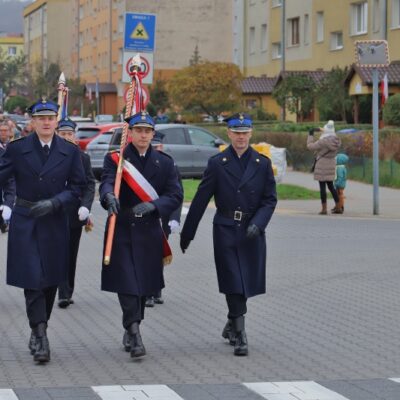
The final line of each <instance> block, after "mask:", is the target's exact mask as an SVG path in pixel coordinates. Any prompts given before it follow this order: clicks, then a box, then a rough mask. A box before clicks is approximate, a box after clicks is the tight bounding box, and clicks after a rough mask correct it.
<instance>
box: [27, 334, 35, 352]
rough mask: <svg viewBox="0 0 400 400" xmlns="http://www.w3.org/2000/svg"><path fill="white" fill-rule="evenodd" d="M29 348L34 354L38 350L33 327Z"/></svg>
mask: <svg viewBox="0 0 400 400" xmlns="http://www.w3.org/2000/svg"><path fill="white" fill-rule="evenodd" d="M28 348H29V350H30V352H31V355H32V356H33V355H34V354H35V351H36V335H35V334H34V332H33V329H32V332H31V337H30V338H29V343H28Z"/></svg>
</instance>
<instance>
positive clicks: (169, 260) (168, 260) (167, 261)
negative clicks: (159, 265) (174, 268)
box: [163, 254, 172, 265]
mask: <svg viewBox="0 0 400 400" xmlns="http://www.w3.org/2000/svg"><path fill="white" fill-rule="evenodd" d="M171 263H172V254H171V255H170V256H166V257H164V258H163V264H164V265H169V264H171Z"/></svg>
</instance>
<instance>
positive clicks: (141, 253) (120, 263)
mask: <svg viewBox="0 0 400 400" xmlns="http://www.w3.org/2000/svg"><path fill="white" fill-rule="evenodd" d="M126 122H127V123H129V136H130V138H131V140H132V142H131V143H129V144H128V145H127V146H126V147H125V149H124V152H123V156H124V160H125V161H124V162H125V166H127V165H129V164H130V165H132V166H133V167H134V168H136V172H134V173H133V175H132V177H131V178H132V179H134V180H135V181H136V182H137V183H138V185H139V186H140V188H142V189H144V190H145V191H146V192H148V193H152V200H151V201H143V200H142V199H141V197H140V194H139V193H138V192H137V191H135V190H134V189H133V188H132V185H131V181H128V180H126V179H125V176H124V179H123V180H122V182H121V191H120V195H119V199H117V198H116V197H115V195H114V183H115V177H116V172H117V164H116V161H115V157H118V158H119V153H117V152H111V153H108V154H107V155H106V157H105V159H104V168H103V175H102V179H101V185H100V201H101V204H102V205H103V207H104V208H105V209H107V210H108V213H109V215H111V214H117V220H116V227H115V236H114V241H113V248H112V254H111V262H110V264H109V265H103V269H102V277H101V288H102V290H106V291H109V292H114V293H118V299H119V302H120V305H121V309H122V324H123V327H124V328H125V334H124V338H123V345H124V347H125V350H126V351H130V353H131V357H141V356H144V355H145V354H146V350H145V347H144V345H143V341H142V338H141V335H140V331H139V324H140V322H141V321H142V320H143V319H144V308H145V302H146V296H150V295H153V294H154V293H157V292H159V291H160V290H161V289H162V288H163V287H164V279H163V256H164V255H165V254H164V253H163V249H164V246H163V244H165V242H164V233H163V231H162V228H161V222H160V218H162V217H164V216H169V215H170V214H171V213H172V212H173V211H174V210H176V209H177V208H178V207H179V205H180V204H181V202H182V199H183V193H182V188H181V186H180V185H179V181H178V176H177V173H176V169H175V165H174V161H173V160H172V158H171V157H170V156H168V155H167V154H165V153H163V152H161V151H157V150H154V149H152V147H151V144H150V143H151V139H152V138H153V135H154V121H153V119H152V118H151V117H150V116H149V115H148V114H147V113H145V112H140V113H137V114H135V115H133V116H131V117H129V118H127V119H126ZM113 157H114V158H113ZM107 230H108V225H107V226H106V237H107Z"/></svg>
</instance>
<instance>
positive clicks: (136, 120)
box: [125, 111, 155, 129]
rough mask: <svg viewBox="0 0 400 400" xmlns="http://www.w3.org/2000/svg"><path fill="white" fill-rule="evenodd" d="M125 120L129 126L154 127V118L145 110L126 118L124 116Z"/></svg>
mask: <svg viewBox="0 0 400 400" xmlns="http://www.w3.org/2000/svg"><path fill="white" fill-rule="evenodd" d="M125 122H127V123H128V124H129V128H133V127H135V126H143V127H145V128H152V129H154V125H155V123H154V119H153V118H151V116H150V114H149V113H147V112H146V111H141V112H138V113H137V114H134V115H131V116H130V117H128V118H125Z"/></svg>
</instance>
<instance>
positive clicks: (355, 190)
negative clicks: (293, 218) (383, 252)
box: [277, 170, 400, 219]
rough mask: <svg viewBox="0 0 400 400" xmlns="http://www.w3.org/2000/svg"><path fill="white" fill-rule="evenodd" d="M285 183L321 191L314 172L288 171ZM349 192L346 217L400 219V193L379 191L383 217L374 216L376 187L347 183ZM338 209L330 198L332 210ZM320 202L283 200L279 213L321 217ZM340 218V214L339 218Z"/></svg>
mask: <svg viewBox="0 0 400 400" xmlns="http://www.w3.org/2000/svg"><path fill="white" fill-rule="evenodd" d="M282 183H285V184H291V185H297V186H302V187H305V188H308V189H313V190H317V191H319V185H318V182H317V181H315V180H314V178H313V175H312V174H311V173H304V172H297V171H291V170H287V172H286V175H285V176H284V178H283V180H282ZM344 193H345V206H344V207H345V212H344V214H343V216H345V217H374V218H389V219H400V190H398V189H390V188H386V187H380V188H379V215H373V186H372V185H368V184H365V183H361V182H356V181H351V180H348V181H347V186H346V189H345V191H344ZM333 206H334V203H333V200H332V199H329V198H328V208H332V207H333ZM320 209H321V202H320V200H280V201H278V207H277V211H278V212H280V213H286V214H314V215H315V214H317V213H318V212H319V211H320ZM335 217H337V215H335Z"/></svg>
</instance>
